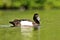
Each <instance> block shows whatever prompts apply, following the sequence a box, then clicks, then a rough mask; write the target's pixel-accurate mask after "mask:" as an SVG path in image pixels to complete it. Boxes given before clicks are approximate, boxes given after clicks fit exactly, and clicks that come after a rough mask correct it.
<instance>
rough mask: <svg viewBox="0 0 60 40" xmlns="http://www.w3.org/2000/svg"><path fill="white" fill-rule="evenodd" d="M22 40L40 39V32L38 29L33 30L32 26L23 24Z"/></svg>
mask: <svg viewBox="0 0 60 40" xmlns="http://www.w3.org/2000/svg"><path fill="white" fill-rule="evenodd" d="M21 34H22V40H38V39H39V32H38V30H35V31H34V30H33V28H32V27H30V26H29V27H28V26H26V27H25V26H22V27H21Z"/></svg>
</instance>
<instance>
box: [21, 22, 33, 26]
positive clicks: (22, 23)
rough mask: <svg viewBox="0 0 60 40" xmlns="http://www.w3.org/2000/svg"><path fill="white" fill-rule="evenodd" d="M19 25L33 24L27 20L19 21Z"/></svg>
mask: <svg viewBox="0 0 60 40" xmlns="http://www.w3.org/2000/svg"><path fill="white" fill-rule="evenodd" d="M21 25H27V26H33V24H32V22H29V21H21Z"/></svg>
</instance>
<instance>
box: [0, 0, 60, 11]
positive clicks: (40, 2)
mask: <svg viewBox="0 0 60 40" xmlns="http://www.w3.org/2000/svg"><path fill="white" fill-rule="evenodd" d="M0 9H40V10H42V9H49V10H50V9H60V0H0Z"/></svg>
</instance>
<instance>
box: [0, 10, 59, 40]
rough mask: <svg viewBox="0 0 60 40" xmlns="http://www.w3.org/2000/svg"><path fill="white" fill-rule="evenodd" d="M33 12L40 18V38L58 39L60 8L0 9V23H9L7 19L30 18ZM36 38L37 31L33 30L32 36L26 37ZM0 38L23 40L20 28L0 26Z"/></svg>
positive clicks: (41, 39)
mask: <svg viewBox="0 0 60 40" xmlns="http://www.w3.org/2000/svg"><path fill="white" fill-rule="evenodd" d="M35 12H38V14H39V15H40V18H41V27H40V35H39V36H40V40H60V10H27V11H20V10H7V11H6V10H5V11H3V10H0V25H9V21H11V20H14V19H21V18H27V19H31V20H32V17H33V14H34V13H35ZM0 27H1V26H0ZM38 38H39V37H38V31H33V33H32V37H31V38H28V39H29V40H30V39H31V40H38ZM0 40H23V36H22V35H21V32H20V28H17V27H16V28H11V27H8V28H0ZM25 40H26V39H25Z"/></svg>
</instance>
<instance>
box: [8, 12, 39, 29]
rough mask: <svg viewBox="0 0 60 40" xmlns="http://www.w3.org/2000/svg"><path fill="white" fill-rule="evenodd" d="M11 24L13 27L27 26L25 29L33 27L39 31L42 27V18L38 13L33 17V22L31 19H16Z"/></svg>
mask: <svg viewBox="0 0 60 40" xmlns="http://www.w3.org/2000/svg"><path fill="white" fill-rule="evenodd" d="M9 23H10V24H12V25H13V26H11V27H18V26H25V27H33V28H34V30H37V29H38V28H39V26H40V17H39V15H38V13H35V14H34V15H33V21H32V20H30V19H14V20H13V21H10V22H9Z"/></svg>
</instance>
